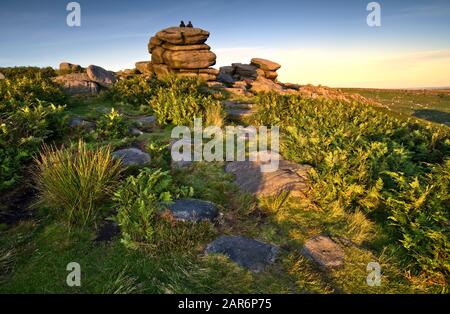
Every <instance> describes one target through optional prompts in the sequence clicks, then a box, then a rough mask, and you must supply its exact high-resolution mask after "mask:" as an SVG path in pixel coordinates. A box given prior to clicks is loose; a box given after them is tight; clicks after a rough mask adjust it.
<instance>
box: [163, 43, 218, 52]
mask: <svg viewBox="0 0 450 314" xmlns="http://www.w3.org/2000/svg"><path fill="white" fill-rule="evenodd" d="M162 48H164V49H166V50H174V51H190V50H211V47H210V46H208V45H207V44H197V45H174V44H170V43H164V44H162Z"/></svg>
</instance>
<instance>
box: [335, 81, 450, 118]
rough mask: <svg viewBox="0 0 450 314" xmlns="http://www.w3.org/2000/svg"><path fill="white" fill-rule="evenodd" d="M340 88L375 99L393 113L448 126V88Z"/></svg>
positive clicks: (449, 105)
mask: <svg viewBox="0 0 450 314" xmlns="http://www.w3.org/2000/svg"><path fill="white" fill-rule="evenodd" d="M342 90H343V91H345V92H349V93H358V94H360V95H362V96H364V97H368V98H372V99H375V100H376V101H378V102H380V103H381V104H383V105H385V106H387V107H388V108H389V109H390V110H391V111H392V112H394V113H398V114H400V115H403V116H412V117H416V118H420V119H424V120H427V121H431V122H435V123H440V124H445V125H447V126H450V90H388V89H359V88H358V89H356V88H353V89H342Z"/></svg>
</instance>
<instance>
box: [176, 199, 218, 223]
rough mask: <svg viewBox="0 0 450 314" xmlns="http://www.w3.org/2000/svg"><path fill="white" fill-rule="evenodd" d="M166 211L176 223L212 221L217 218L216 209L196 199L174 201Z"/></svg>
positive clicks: (211, 204)
mask: <svg viewBox="0 0 450 314" xmlns="http://www.w3.org/2000/svg"><path fill="white" fill-rule="evenodd" d="M168 209H169V210H170V212H171V213H172V215H173V216H174V217H175V219H176V220H178V221H192V222H199V221H205V220H206V221H211V222H212V221H214V220H215V219H216V218H217V217H218V216H219V210H218V209H217V207H216V206H215V205H214V204H213V203H211V202H207V201H203V200H196V199H181V200H176V201H174V202H173V203H172V204H170V205H168Z"/></svg>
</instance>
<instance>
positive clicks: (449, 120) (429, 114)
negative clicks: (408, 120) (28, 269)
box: [413, 109, 450, 126]
mask: <svg viewBox="0 0 450 314" xmlns="http://www.w3.org/2000/svg"><path fill="white" fill-rule="evenodd" d="M413 116H414V117H417V118H420V119H424V120H427V121H431V122H436V123H442V124H445V125H447V126H450V113H448V112H444V111H439V110H433V109H419V110H416V111H415V112H414V114H413Z"/></svg>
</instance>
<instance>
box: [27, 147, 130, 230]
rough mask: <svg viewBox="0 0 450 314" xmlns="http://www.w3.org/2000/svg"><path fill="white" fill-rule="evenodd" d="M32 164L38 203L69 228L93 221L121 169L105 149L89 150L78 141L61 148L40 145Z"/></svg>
mask: <svg viewBox="0 0 450 314" xmlns="http://www.w3.org/2000/svg"><path fill="white" fill-rule="evenodd" d="M35 161H36V171H35V181H36V186H37V188H38V190H39V194H40V202H41V203H42V204H43V205H45V206H48V207H49V208H51V209H52V210H53V211H54V212H55V213H56V214H57V215H58V216H61V217H63V219H64V220H65V221H66V222H67V224H68V225H69V226H71V225H78V226H86V225H88V224H90V223H92V222H94V220H95V218H96V217H97V216H98V210H99V208H100V206H101V205H102V202H103V201H105V200H106V199H107V198H108V197H109V196H110V195H111V194H112V192H113V191H114V188H115V186H116V185H117V183H118V177H119V174H120V169H121V168H120V161H119V160H116V159H113V158H112V156H111V154H110V148H109V147H106V148H98V149H93V150H90V149H88V148H87V147H86V144H85V143H84V142H82V141H79V142H78V145H77V146H76V147H70V148H64V147H63V148H61V149H57V148H55V147H52V146H47V145H44V146H43V148H42V150H41V152H40V154H39V156H38V157H37V158H35Z"/></svg>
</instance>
